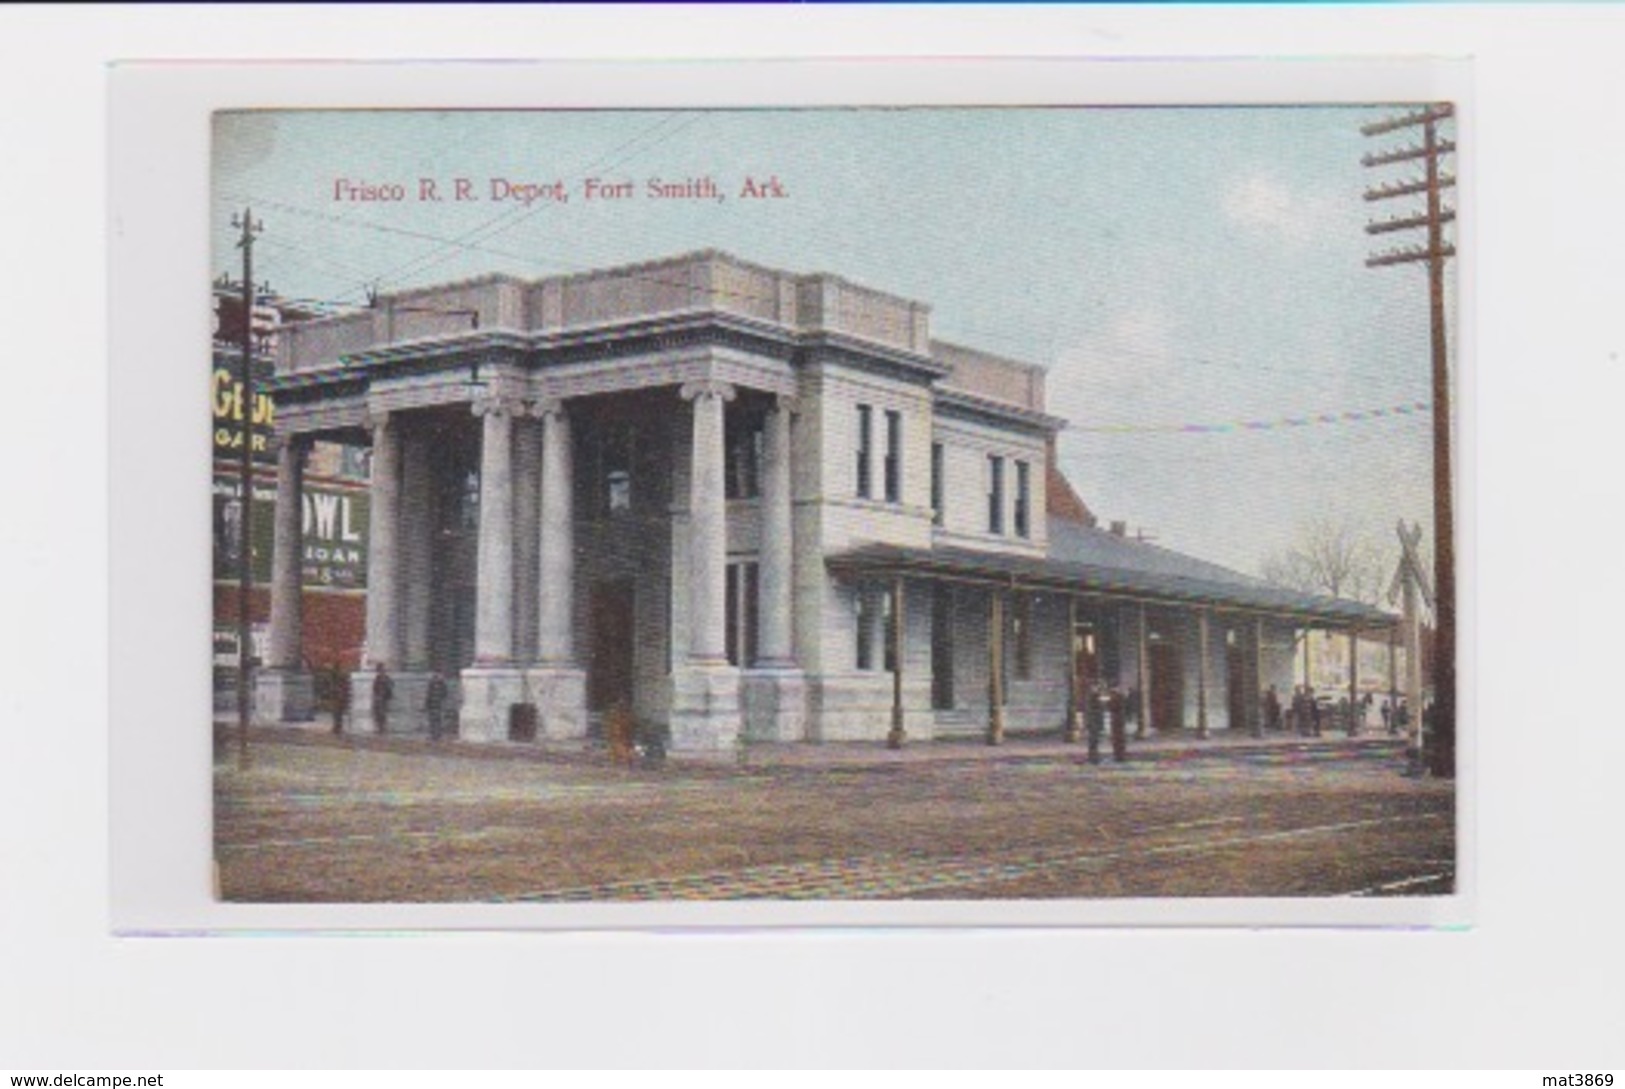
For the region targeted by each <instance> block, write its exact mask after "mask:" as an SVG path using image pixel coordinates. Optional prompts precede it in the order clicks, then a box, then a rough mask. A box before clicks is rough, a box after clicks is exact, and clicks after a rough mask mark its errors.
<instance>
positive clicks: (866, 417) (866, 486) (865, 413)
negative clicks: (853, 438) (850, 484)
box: [858, 405, 875, 499]
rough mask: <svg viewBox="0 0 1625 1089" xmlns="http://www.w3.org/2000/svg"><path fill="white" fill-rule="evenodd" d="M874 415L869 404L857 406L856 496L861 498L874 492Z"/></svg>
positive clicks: (865, 497)
mask: <svg viewBox="0 0 1625 1089" xmlns="http://www.w3.org/2000/svg"><path fill="white" fill-rule="evenodd" d="M874 415H875V414H874V409H873V408H871V407H870V406H868V405H859V406H858V496H859V498H862V499H868V498H869V497H870V496H871V495H872V494H874V489H873V486H872V485H873V476H872V472H873V465H874V439H875V436H874V431H875V420H874Z"/></svg>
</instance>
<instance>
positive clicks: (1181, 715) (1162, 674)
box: [1151, 640, 1185, 730]
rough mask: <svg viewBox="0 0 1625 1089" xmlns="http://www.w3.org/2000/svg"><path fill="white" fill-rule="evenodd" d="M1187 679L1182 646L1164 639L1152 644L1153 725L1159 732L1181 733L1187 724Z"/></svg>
mask: <svg viewBox="0 0 1625 1089" xmlns="http://www.w3.org/2000/svg"><path fill="white" fill-rule="evenodd" d="M1184 681H1185V677H1184V674H1183V672H1181V670H1180V668H1179V647H1178V645H1177V644H1175V643H1171V642H1168V641H1167V640H1162V641H1159V642H1155V643H1152V644H1151V724H1152V725H1153V726H1155V727H1156V728H1157V729H1158V730H1177V729H1179V728H1180V727H1181V726H1183V725H1184V721H1185V684H1184Z"/></svg>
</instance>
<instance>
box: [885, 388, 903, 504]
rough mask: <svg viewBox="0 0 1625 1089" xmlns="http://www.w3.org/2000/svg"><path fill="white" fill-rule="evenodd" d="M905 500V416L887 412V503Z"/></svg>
mask: <svg viewBox="0 0 1625 1089" xmlns="http://www.w3.org/2000/svg"><path fill="white" fill-rule="evenodd" d="M902 498H903V414H902V413H901V412H894V411H892V410H891V409H887V410H886V502H888V503H896V502H899V501H901V500H902Z"/></svg>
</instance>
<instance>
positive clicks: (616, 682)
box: [587, 579, 634, 711]
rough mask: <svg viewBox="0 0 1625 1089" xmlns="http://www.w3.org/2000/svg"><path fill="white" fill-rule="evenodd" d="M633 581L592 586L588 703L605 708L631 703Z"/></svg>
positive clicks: (598, 707)
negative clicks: (621, 703) (619, 703)
mask: <svg viewBox="0 0 1625 1089" xmlns="http://www.w3.org/2000/svg"><path fill="white" fill-rule="evenodd" d="M632 585H633V584H632V580H631V579H618V580H616V581H614V582H595V583H593V586H592V594H591V601H592V611H591V613H590V614H589V615H590V617H591V620H590V623H591V624H592V658H591V660H590V661H589V663H588V666H587V706H588V708H589V709H590V710H593V711H607V710H608V709H609V708H611V707H613V706H614V705H615V704H616V703H618V702H624V703H625V704H626V706H627V707H628V708H630V707H631V706H632V645H633V644H632V640H633V635H634V631H633V612H632V601H633V596H632Z"/></svg>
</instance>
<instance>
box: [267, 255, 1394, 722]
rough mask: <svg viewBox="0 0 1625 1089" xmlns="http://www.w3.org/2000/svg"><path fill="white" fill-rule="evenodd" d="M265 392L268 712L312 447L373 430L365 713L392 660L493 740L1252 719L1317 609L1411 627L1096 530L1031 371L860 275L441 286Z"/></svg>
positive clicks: (686, 258)
mask: <svg viewBox="0 0 1625 1089" xmlns="http://www.w3.org/2000/svg"><path fill="white" fill-rule="evenodd" d="M269 387H270V391H271V394H272V396H273V397H274V399H275V418H276V423H277V440H278V450H277V457H278V470H277V482H276V487H277V507H276V509H277V512H278V514H277V517H276V523H275V533H274V543H273V563H272V591H271V620H270V625H271V630H270V638H269V654H268V657H267V662H266V667H267V668H265V669H263V670H262V671H261V672H260V674H259V679H258V683H257V702H258V707H259V714H260V715H261V716H262V717H264V718H267V719H273V720H298V719H301V718H308V717H309V716H310V714H311V713H312V703H313V700H312V686H311V682H310V678H309V676H308V675H307V674H306V673H305V671H304V669H303V665H302V663H303V661H304V655H303V653H302V640H303V635H302V619H303V618H302V596H301V594H300V591H299V579H298V564H299V556H300V549H301V541H300V529H301V527H300V521H299V518H298V515H297V512H298V511H299V509H300V505H301V490H302V487H303V481H302V474H303V467H304V464H305V458H306V456H307V453H306V452H307V451H308V449H309V448H310V446H311V444H312V443H314V442H316V441H324V442H335V443H341V444H347V445H352V446H365V447H369V448H370V452H371V453H370V457H371V462H370V465H371V468H370V494H369V497H368V498H369V504H370V510H371V516H370V530H369V541H368V546H369V547H368V552H367V571H366V606H365V607H366V637H365V647H364V651H363V655H362V662H363V668H362V669H361V670H360V671H358V672H357V673H356V674H355V675H354V676H353V678H352V692H353V697H352V710H353V712H354V713H353V716H352V722H353V724H354V726H353V728H358V729H370V728H372V717H371V715H370V713H369V711H370V702H371V696H372V691H373V679H374V676H375V672H374V671H375V670H376V669H377V668H378V667H380V666H381V667H383V668H385V669H387V671H388V673H389V675H390V676H391V678H392V680H393V684H394V692H395V698H394V700H393V701H392V706H391V710H390V714H389V717H388V724H387V725H388V729H389V730H390V731H391V732H394V731H399V732H403V733H420V732H425V731H426V730H427V729H428V723H427V717H426V710H425V708H426V697H427V692H428V689H429V681H430V678H431V677H432V676H433V675H434V674H435V673H438V674H440V675H441V676H443V677H444V678H446V679H447V680H448V682H449V688H450V691H451V706H452V707H454V708H455V714H456V717H457V729H458V731H459V733H460V735H461V736H462V737H463V738H464V739H466V740H476V741H505V740H509V739H510V738H513V737H516V736H523V737H526V738H528V737H530V736H531V735H530V732H529V729H528V727H529V726H530V725H531V724H533V725H534V731H535V737H536V739H537V740H538V741H540V742H542V743H547V742H571V741H575V740H578V739H584V738H586V737H588V736H589V735H591V734H592V733H594V732H595V731H596V729H597V728H598V723H599V721H600V716H601V715H603V714H604V713H606V712H607V711H609V710H610V709H611V708H614V707H616V706H617V705H619V706H622V707H624V708H625V709H627V710H629V711H630V712H631V713H632V714H633V715H635V716H636V718H637V719H638V721H639V722H641V723H643V724H645V725H647V726H652V727H657V728H662V729H663V730H664V731H665V732H666V733H667V735H668V737H669V741H668V744H669V746H670V748H671V749H672V750H673V751H675V752H684V751H694V752H705V751H718V750H726V749H729V748H731V747H733V746H734V745H736V744H738V743H739V742H740V741H741V740H746V741H753V742H754V741H762V742H800V741H813V742H817V741H847V740H881V739H886V738H890V739H891V740H893V741H894V742H896V741H900V740H901V739H903V738H905V737H906V738H907V739H910V740H917V739H928V738H931V737H933V736H943V735H949V734H953V733H973V734H982V733H985V734H986V735H987V736H989V737H990V738H992V739H997V738H998V737H1000V736H1002V734H1003V732H1004V731H1005V730H1007V729H1008V730H1064V729H1067V728H1068V727H1069V726H1071V725H1073V724H1075V723H1076V721H1077V719H1078V716H1079V708H1080V707H1081V705H1082V703H1083V701H1084V700H1085V699H1086V698H1089V696H1090V694H1091V693H1097V692H1098V691H1099V690H1100V686H1102V685H1110V686H1117V687H1121V688H1123V689H1125V690H1132V691H1134V692H1135V693H1144V694H1146V696H1145V698H1144V699H1143V700H1141V701H1139V702H1141V703H1142V704H1143V706H1144V714H1142V715H1141V716H1140V726H1141V728H1142V729H1143V728H1145V727H1146V726H1150V727H1152V728H1158V729H1162V728H1168V727H1176V726H1177V727H1194V728H1197V729H1199V730H1202V731H1204V732H1205V731H1206V730H1207V729H1209V728H1212V729H1222V728H1227V727H1229V728H1242V727H1248V728H1256V726H1257V724H1258V722H1259V719H1260V716H1261V714H1262V711H1261V707H1260V693H1261V692H1262V691H1263V690H1264V689H1265V688H1266V687H1267V686H1268V685H1271V684H1273V685H1275V686H1276V687H1277V689H1278V690H1279V691H1281V692H1282V693H1286V692H1289V691H1290V690H1291V687H1292V683H1293V673H1294V661H1295V647H1296V646H1297V644H1298V640H1299V638H1300V636H1301V633H1302V632H1303V631H1305V630H1308V629H1311V628H1320V629H1334V630H1354V629H1360V630H1364V631H1365V632H1367V633H1375V632H1378V631H1382V632H1386V631H1388V630H1389V628H1390V627H1391V619H1390V618H1389V617H1387V616H1386V615H1384V614H1381V613H1378V612H1375V611H1374V610H1370V609H1367V608H1364V607H1361V606H1357V605H1354V604H1352V603H1349V602H1344V601H1336V600H1331V599H1326V598H1318V597H1309V596H1305V595H1300V594H1294V593H1291V592H1288V591H1283V590H1281V589H1278V588H1274V587H1270V586H1267V585H1265V584H1263V583H1261V582H1259V581H1258V580H1255V579H1251V578H1248V577H1246V576H1243V575H1240V574H1237V573H1234V572H1231V571H1228V570H1225V569H1223V568H1220V567H1217V566H1215V565H1212V564H1207V563H1204V562H1202V561H1200V560H1196V559H1193V558H1190V557H1186V556H1181V555H1178V554H1176V553H1172V552H1169V551H1167V550H1165V549H1160V548H1157V547H1155V546H1153V545H1150V544H1145V543H1141V542H1138V541H1134V540H1131V539H1129V538H1127V537H1126V536H1124V535H1122V534H1121V533H1120V532H1119V533H1114V532H1110V531H1107V530H1103V529H1100V528H1099V527H1097V526H1096V525H1095V524H1094V520H1093V518H1092V517H1091V516H1090V515H1089V514H1088V512H1087V510H1086V509H1085V508H1084V507H1083V506H1082V504H1081V503H1079V502H1078V501H1077V499H1076V497H1075V495H1073V493H1072V492H1071V489H1070V487H1068V486H1067V485H1066V483H1065V482H1064V480H1062V479H1061V477H1060V474H1059V472H1058V470H1057V469H1056V467H1055V465H1054V446H1055V444H1054V439H1055V435H1056V433H1057V432H1058V431H1059V430H1061V429H1062V428H1063V427H1064V426H1065V422H1064V421H1063V420H1060V419H1058V418H1056V417H1054V416H1051V415H1049V414H1047V413H1046V412H1045V407H1044V372H1043V371H1042V370H1041V369H1039V368H1037V367H1034V366H1031V365H1028V364H1024V363H1020V362H1016V361H1013V360H1008V359H1003V358H999V357H995V356H992V355H988V354H986V353H982V352H979V351H974V350H971V349H969V348H964V347H959V346H955V345H951V344H946V343H943V342H942V341H939V340H934V339H933V338H932V337H931V335H930V313H929V308H928V307H927V306H926V305H925V304H923V303H921V302H917V301H913V300H909V299H903V298H899V297H896V296H893V295H888V294H885V293H883V292H880V291H875V290H872V289H870V288H867V287H860V286H858V285H856V284H853V283H850V282H848V281H846V280H844V279H841V278H840V277H838V276H832V275H826V274H811V275H801V274H795V273H790V272H784V271H779V270H774V269H768V268H764V267H761V266H757V265H753V264H750V263H747V262H744V261H741V260H738V259H736V258H733V257H731V256H728V255H726V254H721V253H717V252H711V251H706V252H700V253H693V254H686V255H682V256H679V257H675V258H671V259H667V260H661V261H656V262H650V263H646V264H640V265H634V266H626V267H619V268H611V269H605V270H601V271H595V272H590V273H584V274H580V275H571V276H562V277H553V278H547V279H542V280H534V281H532V280H521V279H516V278H511V277H507V276H489V277H482V278H480V279H476V280H470V281H466V282H462V283H456V284H449V285H444V286H439V287H432V288H424V289H420V290H414V291H410V292H405V293H402V294H398V295H395V296H386V297H382V298H380V299H379V300H378V303H377V305H376V306H375V307H373V308H371V309H369V310H366V311H361V312H358V313H353V314H347V315H341V316H336V317H329V318H323V319H319V320H316V321H311V322H306V323H302V324H299V325H295V326H291V327H288V328H286V329H284V330H283V331H282V335H281V337H280V339H279V343H278V352H277V365H276V376H275V378H274V379H273V380H272V382H271V383H270V384H269ZM1052 508H1053V509H1052ZM516 727H517V728H519V729H521V730H522V731H523V732H522V733H516Z"/></svg>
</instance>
